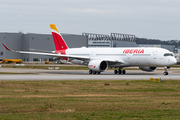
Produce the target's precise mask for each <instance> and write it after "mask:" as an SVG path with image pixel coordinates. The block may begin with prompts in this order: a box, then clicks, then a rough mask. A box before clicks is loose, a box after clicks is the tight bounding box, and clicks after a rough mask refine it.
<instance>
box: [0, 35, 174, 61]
mask: <svg viewBox="0 0 180 120" xmlns="http://www.w3.org/2000/svg"><path fill="white" fill-rule="evenodd" d="M62 37H63V38H64V40H65V41H66V43H67V45H68V47H69V48H78V47H138V46H141V45H137V44H136V42H135V39H136V36H135V35H129V34H120V33H111V35H104V34H92V33H82V35H74V34H62ZM0 43H4V44H5V45H7V46H8V47H9V48H11V49H13V50H17V51H20V50H21V51H32V50H31V49H36V50H45V51H54V50H55V46H54V41H53V37H52V34H35V33H27V34H24V33H21V32H20V33H5V32H4V33H0ZM0 46H1V47H0V59H22V61H23V62H29V61H36V62H37V61H40V62H43V61H53V57H51V56H44V55H32V54H20V53H14V52H10V51H7V50H6V49H5V48H4V47H3V45H2V44H1V45H0ZM142 46H143V47H148V46H145V45H142ZM157 47H164V48H166V49H168V50H170V51H171V52H174V51H173V50H174V48H175V46H162V45H161V46H158V45H157Z"/></svg>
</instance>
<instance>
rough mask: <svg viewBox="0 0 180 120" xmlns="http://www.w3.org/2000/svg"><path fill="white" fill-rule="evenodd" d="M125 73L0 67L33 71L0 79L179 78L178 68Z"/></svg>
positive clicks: (3, 76)
mask: <svg viewBox="0 0 180 120" xmlns="http://www.w3.org/2000/svg"><path fill="white" fill-rule="evenodd" d="M126 71H127V73H126V74H125V75H122V74H121V75H119V74H117V75H115V74H114V71H113V70H107V71H106V72H102V73H101V74H100V75H99V74H91V75H90V74H89V71H88V70H46V69H24V68H0V72H10V73H12V72H14V73H34V74H0V80H1V81H2V80H149V79H150V78H161V80H180V69H172V70H169V71H168V72H169V75H167V76H164V75H163V74H162V73H163V72H164V71H163V70H156V71H155V72H144V71H141V70H126Z"/></svg>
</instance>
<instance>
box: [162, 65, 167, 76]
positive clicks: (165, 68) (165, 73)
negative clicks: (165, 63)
mask: <svg viewBox="0 0 180 120" xmlns="http://www.w3.org/2000/svg"><path fill="white" fill-rule="evenodd" d="M167 69H168V68H167V67H164V70H165V71H164V73H163V75H168V71H167Z"/></svg>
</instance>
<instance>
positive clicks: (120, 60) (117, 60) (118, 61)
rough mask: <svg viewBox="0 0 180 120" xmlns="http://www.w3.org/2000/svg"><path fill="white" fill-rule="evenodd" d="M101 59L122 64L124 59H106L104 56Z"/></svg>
mask: <svg viewBox="0 0 180 120" xmlns="http://www.w3.org/2000/svg"><path fill="white" fill-rule="evenodd" d="M102 59H103V58H102ZM103 60H105V61H107V62H114V63H120V64H124V61H123V60H122V59H120V58H118V59H113V58H109V59H107V58H104V59H103Z"/></svg>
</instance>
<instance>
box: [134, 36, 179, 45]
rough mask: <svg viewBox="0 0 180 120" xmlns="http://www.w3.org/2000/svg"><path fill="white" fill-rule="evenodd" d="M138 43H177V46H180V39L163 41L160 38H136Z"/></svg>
mask: <svg viewBox="0 0 180 120" xmlns="http://www.w3.org/2000/svg"><path fill="white" fill-rule="evenodd" d="M135 41H136V44H162V45H175V47H178V46H180V40H167V41H162V40H158V39H147V38H138V37H137V38H136V40H135Z"/></svg>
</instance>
